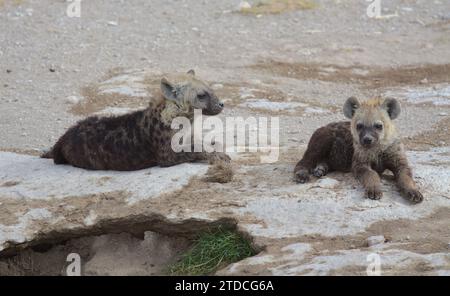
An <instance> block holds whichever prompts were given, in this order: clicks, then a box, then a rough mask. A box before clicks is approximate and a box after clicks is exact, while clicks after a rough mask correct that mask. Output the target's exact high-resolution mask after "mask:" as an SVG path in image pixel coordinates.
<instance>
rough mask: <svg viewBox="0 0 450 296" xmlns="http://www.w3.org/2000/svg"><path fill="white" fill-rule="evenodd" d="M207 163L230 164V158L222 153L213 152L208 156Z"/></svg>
mask: <svg viewBox="0 0 450 296" xmlns="http://www.w3.org/2000/svg"><path fill="white" fill-rule="evenodd" d="M208 161H209V163H210V164H213V163H216V162H221V161H223V162H231V158H230V157H229V156H228V155H227V154H225V153H223V152H213V153H210V154H209V155H208Z"/></svg>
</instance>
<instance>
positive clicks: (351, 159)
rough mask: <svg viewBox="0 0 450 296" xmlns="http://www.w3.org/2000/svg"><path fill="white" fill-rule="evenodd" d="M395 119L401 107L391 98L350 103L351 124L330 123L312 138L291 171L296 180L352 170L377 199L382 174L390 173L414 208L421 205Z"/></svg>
mask: <svg viewBox="0 0 450 296" xmlns="http://www.w3.org/2000/svg"><path fill="white" fill-rule="evenodd" d="M399 114H400V104H399V103H398V101H397V100H395V99H386V100H382V99H372V100H368V101H366V102H363V103H360V102H359V101H358V100H357V99H356V98H353V97H352V98H349V99H348V100H347V102H346V103H345V105H344V115H345V116H346V117H347V118H349V119H351V120H352V121H351V122H337V123H331V124H329V125H327V126H325V127H322V128H319V129H318V130H317V131H316V132H315V133H314V134H313V136H312V138H311V140H310V142H309V145H308V148H307V150H306V152H305V155H304V156H303V159H302V160H300V162H299V163H298V164H297V166H296V167H295V180H296V181H297V182H299V183H305V182H307V181H308V180H309V177H310V174H312V175H314V176H316V177H318V178H320V177H322V176H325V175H326V174H327V173H328V172H331V171H343V172H349V171H350V170H351V171H352V172H353V174H354V175H355V177H356V178H357V179H358V180H359V181H360V182H361V184H362V185H363V186H364V188H365V190H366V195H367V197H368V198H370V199H380V198H381V196H382V195H383V193H382V191H381V180H380V175H381V174H382V173H383V172H384V171H385V170H390V171H391V172H392V173H393V174H394V177H395V180H396V182H397V185H398V188H399V189H400V191H401V192H402V193H403V194H404V196H405V197H406V198H407V199H408V200H410V201H411V202H413V203H420V202H422V200H423V196H422V194H421V193H420V192H419V191H418V190H417V187H416V184H415V182H414V180H413V178H412V172H411V168H410V167H409V165H408V160H407V158H406V155H405V152H404V149H403V145H402V143H401V142H400V139H399V136H398V135H397V132H396V130H395V126H394V124H393V122H392V120H394V119H395V118H397V117H398V116H399Z"/></svg>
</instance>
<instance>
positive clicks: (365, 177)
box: [353, 164, 383, 200]
mask: <svg viewBox="0 0 450 296" xmlns="http://www.w3.org/2000/svg"><path fill="white" fill-rule="evenodd" d="M353 174H354V175H355V178H356V179H357V180H358V181H359V182H360V183H361V184H362V186H363V187H364V189H365V190H366V196H367V198H370V199H375V200H377V199H380V198H381V197H382V196H383V192H382V191H381V179H380V175H378V173H377V172H376V171H374V170H373V169H372V168H371V167H370V166H369V165H365V164H356V165H354V167H353Z"/></svg>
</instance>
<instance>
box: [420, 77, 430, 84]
mask: <svg viewBox="0 0 450 296" xmlns="http://www.w3.org/2000/svg"><path fill="white" fill-rule="evenodd" d="M420 83H422V84H427V83H428V79H426V78H424V79H422V80H420Z"/></svg>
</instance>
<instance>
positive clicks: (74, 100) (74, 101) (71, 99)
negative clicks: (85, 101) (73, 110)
mask: <svg viewBox="0 0 450 296" xmlns="http://www.w3.org/2000/svg"><path fill="white" fill-rule="evenodd" d="M80 101H81V98H80V97H77V96H69V97H67V98H66V102H67V103H70V104H77V103H79V102H80Z"/></svg>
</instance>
